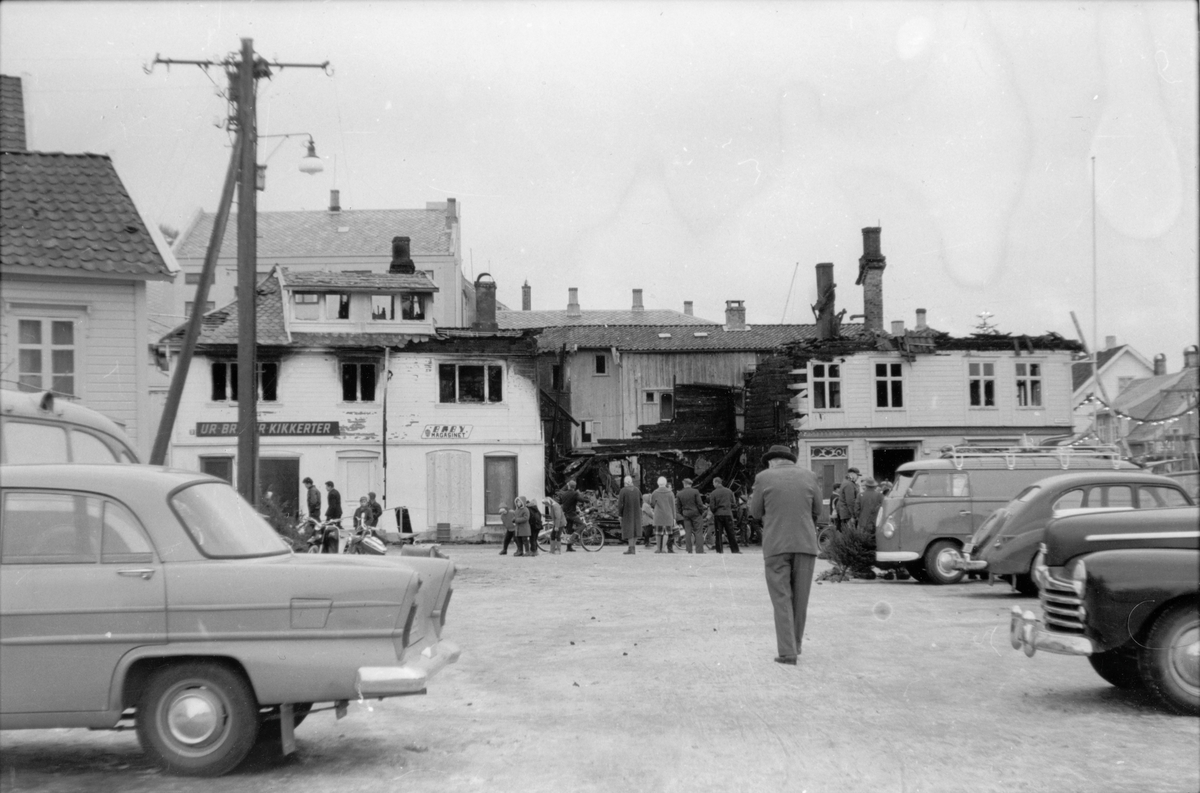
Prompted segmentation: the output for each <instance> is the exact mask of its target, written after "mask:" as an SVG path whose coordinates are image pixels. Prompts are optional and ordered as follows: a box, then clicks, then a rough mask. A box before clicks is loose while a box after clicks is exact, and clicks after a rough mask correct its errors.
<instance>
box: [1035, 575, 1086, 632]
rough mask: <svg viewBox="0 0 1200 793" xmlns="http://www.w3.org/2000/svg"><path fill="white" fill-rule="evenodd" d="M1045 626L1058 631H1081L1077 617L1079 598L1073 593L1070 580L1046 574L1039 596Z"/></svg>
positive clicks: (1080, 622)
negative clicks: (1046, 577) (1045, 580)
mask: <svg viewBox="0 0 1200 793" xmlns="http://www.w3.org/2000/svg"><path fill="white" fill-rule="evenodd" d="M1039 598H1040V599H1041V602H1042V615H1043V619H1044V620H1045V623H1046V628H1047V629H1048V630H1052V631H1058V632H1060V633H1078V634H1082V633H1083V622H1082V621H1081V620H1080V619H1079V606H1080V604H1081V602H1082V601H1081V600H1080V599H1079V596H1078V595H1076V594H1075V590H1074V588H1073V587H1072V586H1071V582H1070V581H1067V580H1065V579H1062V578H1055V577H1054V576H1053V575H1051V576H1048V579H1047V582H1046V586H1044V587H1042V590H1041V594H1040V596H1039Z"/></svg>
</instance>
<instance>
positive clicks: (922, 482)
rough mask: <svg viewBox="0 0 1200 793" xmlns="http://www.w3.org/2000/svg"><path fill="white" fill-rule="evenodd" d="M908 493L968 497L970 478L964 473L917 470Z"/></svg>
mask: <svg viewBox="0 0 1200 793" xmlns="http://www.w3.org/2000/svg"><path fill="white" fill-rule="evenodd" d="M908 495H910V496H920V497H925V498H969V497H970V496H971V479H970V476H969V475H968V474H966V473H958V472H951V471H918V472H917V475H916V476H915V477H913V483H912V486H911V487H910V488H909V489H908Z"/></svg>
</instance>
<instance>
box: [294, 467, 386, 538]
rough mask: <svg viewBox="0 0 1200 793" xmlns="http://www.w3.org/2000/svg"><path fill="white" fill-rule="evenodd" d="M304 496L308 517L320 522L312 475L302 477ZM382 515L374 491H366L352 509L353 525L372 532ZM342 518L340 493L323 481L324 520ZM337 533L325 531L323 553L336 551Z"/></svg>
mask: <svg viewBox="0 0 1200 793" xmlns="http://www.w3.org/2000/svg"><path fill="white" fill-rule="evenodd" d="M303 482H304V488H305V491H306V492H305V496H304V502H305V506H306V508H307V510H308V517H309V518H311V519H312V520H313V521H315V522H317V523H321V522H322V520H321V491H320V490H318V489H317V487H316V485H315V484H314V483H313V480H312V477H308V476H306V477H304V480H303ZM381 515H383V505H382V504H380V503H379V502H378V501H377V500H376V495H375V492H374V491H371V492H369V493H367V494H366V495H365V496H362V497H360V498H359V499H358V508H357V509H356V510H354V514H353V518H354V527H355V528H356V529H357V528H366V529H368V530H369V531H372V532H374V531H375V527H376V526H378V525H379V518H380V516H381ZM341 519H342V494H341V493H339V492H338V490H337V488H336V487H334V486H333V482H332V481H328V482H326V483H325V522H329V521H341ZM381 539H382V538H381ZM339 542H340V540H339V535H338V533H337V532H334V531H327V532H325V536H324V539H323V540H322V551H323V552H324V553H337V552H338V544H339Z"/></svg>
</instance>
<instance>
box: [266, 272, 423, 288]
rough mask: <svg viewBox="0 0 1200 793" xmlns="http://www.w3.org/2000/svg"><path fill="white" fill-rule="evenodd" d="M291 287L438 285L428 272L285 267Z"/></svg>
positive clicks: (411, 286)
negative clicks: (298, 269) (371, 271)
mask: <svg viewBox="0 0 1200 793" xmlns="http://www.w3.org/2000/svg"><path fill="white" fill-rule="evenodd" d="M280 273H281V274H282V276H283V285H284V287H286V288H287V289H337V290H339V291H342V292H395V291H396V290H398V289H402V290H404V291H406V292H436V291H438V288H437V286H435V285H434V283H433V281H431V280H429V276H427V275H425V273H420V272H418V273H391V272H388V273H366V272H354V271H342V272H337V271H332V270H307V271H297V270H293V269H291V268H290V267H281V268H280Z"/></svg>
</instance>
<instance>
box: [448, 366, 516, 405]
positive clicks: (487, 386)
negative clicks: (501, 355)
mask: <svg viewBox="0 0 1200 793" xmlns="http://www.w3.org/2000/svg"><path fill="white" fill-rule="evenodd" d="M438 401H439V402H444V403H448V402H458V403H484V402H492V403H495V402H503V401H504V367H503V366H499V365H495V364H492V365H483V364H453V363H443V364H439V365H438Z"/></svg>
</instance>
